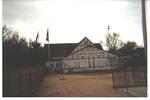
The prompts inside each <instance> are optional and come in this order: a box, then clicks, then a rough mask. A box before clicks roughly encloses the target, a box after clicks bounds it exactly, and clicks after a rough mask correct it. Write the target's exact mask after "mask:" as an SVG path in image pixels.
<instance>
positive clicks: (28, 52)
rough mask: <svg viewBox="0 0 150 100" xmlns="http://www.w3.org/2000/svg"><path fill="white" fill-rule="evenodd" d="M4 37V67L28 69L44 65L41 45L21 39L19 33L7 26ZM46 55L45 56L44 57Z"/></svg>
mask: <svg viewBox="0 0 150 100" xmlns="http://www.w3.org/2000/svg"><path fill="white" fill-rule="evenodd" d="M2 36H3V67H4V68H13V67H26V66H32V65H37V64H44V63H45V61H46V59H45V58H44V56H45V55H44V52H43V48H42V47H41V44H40V43H36V42H35V41H32V40H30V41H29V43H28V42H27V40H26V38H24V37H20V36H19V34H18V32H17V31H14V30H13V29H12V28H9V27H7V26H6V25H4V26H3V28H2ZM43 55H44V56H43Z"/></svg>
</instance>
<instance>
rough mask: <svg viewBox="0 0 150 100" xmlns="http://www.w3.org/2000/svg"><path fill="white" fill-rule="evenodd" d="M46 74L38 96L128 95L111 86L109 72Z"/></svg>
mask: <svg viewBox="0 0 150 100" xmlns="http://www.w3.org/2000/svg"><path fill="white" fill-rule="evenodd" d="M61 77H62V76H61V75H48V76H46V77H45V78H44V80H43V83H42V85H41V88H40V89H39V92H38V96H42V97H43V96H44V97H45V96H46V97H47V96H49V97H84V96H85V97H91V96H92V97H112V96H113V97H118V96H119V97H120V96H123V97H125V96H129V95H127V94H125V93H124V92H121V91H119V90H116V89H113V88H112V79H111V74H102V75H101V74H96V73H94V74H91V73H90V74H87V73H86V74H66V75H64V79H63V80H61V79H62V78H61Z"/></svg>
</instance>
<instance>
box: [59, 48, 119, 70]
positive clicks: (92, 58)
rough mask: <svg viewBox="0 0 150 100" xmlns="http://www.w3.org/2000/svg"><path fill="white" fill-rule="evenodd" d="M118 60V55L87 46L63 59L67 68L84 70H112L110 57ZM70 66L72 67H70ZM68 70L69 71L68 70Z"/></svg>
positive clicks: (63, 63)
mask: <svg viewBox="0 0 150 100" xmlns="http://www.w3.org/2000/svg"><path fill="white" fill-rule="evenodd" d="M109 58H116V59H113V60H114V62H117V57H116V56H115V55H112V54H110V53H107V52H105V51H102V50H99V49H97V48H95V47H87V48H84V49H82V50H80V51H78V52H75V53H73V54H71V55H69V56H68V57H65V58H64V59H63V60H62V65H63V68H64V69H65V70H71V69H72V71H83V70H92V69H93V70H106V69H107V70H110V69H111V67H110V59H109ZM69 68H70V69H69ZM66 72H67V71H66Z"/></svg>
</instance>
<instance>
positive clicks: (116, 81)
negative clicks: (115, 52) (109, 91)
mask: <svg viewBox="0 0 150 100" xmlns="http://www.w3.org/2000/svg"><path fill="white" fill-rule="evenodd" d="M126 62H127V59H125V58H120V59H119V63H118V64H115V65H112V81H113V88H117V89H120V90H121V91H124V92H127V93H128V94H130V95H132V96H143V97H145V96H147V68H146V66H138V67H133V66H127V65H126V64H125V63H126Z"/></svg>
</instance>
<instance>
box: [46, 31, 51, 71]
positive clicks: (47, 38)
mask: <svg viewBox="0 0 150 100" xmlns="http://www.w3.org/2000/svg"><path fill="white" fill-rule="evenodd" d="M46 40H47V41H48V44H47V45H48V62H50V44H49V31H48V28H47V36H46ZM49 64H50V63H49ZM48 70H50V65H49V68H48Z"/></svg>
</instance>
